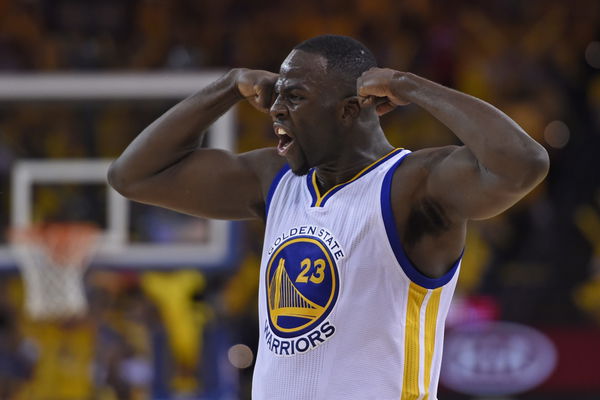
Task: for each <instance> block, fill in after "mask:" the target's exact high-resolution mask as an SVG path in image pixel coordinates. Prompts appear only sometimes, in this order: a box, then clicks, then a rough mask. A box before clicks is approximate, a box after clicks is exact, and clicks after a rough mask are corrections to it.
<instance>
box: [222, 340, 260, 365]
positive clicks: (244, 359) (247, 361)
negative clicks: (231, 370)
mask: <svg viewBox="0 0 600 400" xmlns="http://www.w3.org/2000/svg"><path fill="white" fill-rule="evenodd" d="M227 358H228V359H229V362H230V363H231V365H233V366H234V367H236V368H238V369H244V368H248V367H249V366H251V365H252V361H253V360H254V354H253V353H252V350H250V347H248V346H246V345H245V344H241V343H238V344H235V345H233V346H231V347H230V348H229V350H228V351H227Z"/></svg>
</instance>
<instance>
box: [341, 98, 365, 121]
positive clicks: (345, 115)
mask: <svg viewBox="0 0 600 400" xmlns="http://www.w3.org/2000/svg"><path fill="white" fill-rule="evenodd" d="M359 101H360V98H359V97H358V96H350V97H346V98H345V99H344V100H342V108H341V118H342V121H344V122H346V123H348V124H351V123H352V122H353V121H354V120H355V119H357V118H358V116H359V115H360V109H361V107H360V103H359Z"/></svg>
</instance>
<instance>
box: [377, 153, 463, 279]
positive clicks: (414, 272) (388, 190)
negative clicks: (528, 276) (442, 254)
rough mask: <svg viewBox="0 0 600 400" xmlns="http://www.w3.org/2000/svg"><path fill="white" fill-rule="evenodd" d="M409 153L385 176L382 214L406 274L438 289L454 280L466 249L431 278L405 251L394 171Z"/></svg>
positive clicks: (392, 245) (386, 229)
mask: <svg viewBox="0 0 600 400" xmlns="http://www.w3.org/2000/svg"><path fill="white" fill-rule="evenodd" d="M407 155H408V154H406V155H404V156H403V157H402V158H400V159H399V160H398V161H396V163H395V164H394V165H392V167H391V168H390V169H389V170H388V171H387V172H386V174H385V177H384V178H383V184H382V188H381V214H382V217H383V225H384V227H385V231H386V234H387V238H388V241H389V243H390V247H391V248H392V251H393V252H394V255H395V256H396V260H397V261H398V264H399V265H400V267H401V268H402V270H403V271H404V273H405V274H406V276H407V277H408V278H409V279H410V280H411V281H412V282H414V283H416V284H417V285H419V286H421V287H424V288H426V289H436V288H439V287H441V286H444V285H445V284H447V283H448V282H450V280H452V278H453V277H454V274H455V273H456V271H457V270H458V266H459V265H460V261H461V260H462V256H463V253H464V249H463V251H462V252H461V254H460V256H459V257H458V259H457V260H456V261H455V262H454V264H453V265H452V268H450V270H449V271H448V272H446V274H444V276H442V277H440V278H430V277H428V276H425V275H424V274H423V273H421V272H420V271H419V270H418V269H417V268H415V266H414V265H413V263H412V262H411V261H410V259H409V258H408V256H407V255H406V253H405V252H404V247H403V246H402V241H401V240H400V235H399V233H398V228H397V227H396V220H395V219H394V212H393V211H392V178H393V176H394V171H396V169H397V168H398V167H399V166H400V164H402V161H404V159H405V158H406V156H407Z"/></svg>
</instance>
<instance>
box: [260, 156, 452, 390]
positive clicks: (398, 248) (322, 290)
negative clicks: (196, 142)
mask: <svg viewBox="0 0 600 400" xmlns="http://www.w3.org/2000/svg"><path fill="white" fill-rule="evenodd" d="M409 153H410V152H409V151H408V150H402V149H396V150H394V151H392V152H391V153H389V154H388V155H386V156H384V157H382V158H381V159H379V160H377V161H376V162H374V163H373V164H371V165H369V166H367V167H366V168H364V169H363V170H362V171H361V172H359V173H358V174H357V175H356V176H355V177H354V178H352V179H351V180H350V181H348V182H346V183H344V184H340V185H337V186H335V187H333V188H332V189H330V190H329V191H327V192H326V193H324V194H322V195H321V194H320V193H319V189H318V187H317V184H316V176H315V171H314V169H313V170H311V171H310V172H309V173H308V175H306V176H296V175H294V174H293V173H292V172H291V171H290V170H289V168H288V167H287V166H286V167H284V168H283V169H282V171H280V173H279V174H278V175H277V176H276V178H275V179H274V181H273V184H272V186H271V190H270V192H269V196H268V198H267V226H266V232H265V243H264V250H263V255H262V263H261V271H260V291H259V318H260V321H259V323H260V342H259V349H258V356H257V360H256V366H255V369H254V380H253V389H252V395H253V399H255V400H266V399H268V400H277V399H282V400H284V399H293V400H300V399H306V400H320V399H323V400H334V399H343V400H349V399H360V400H367V399H376V400H388V399H389V400H392V399H393V400H407V399H411V400H421V399H436V398H437V397H436V392H437V386H438V377H439V373H440V364H441V357H442V342H443V336H444V320H445V319H446V315H447V312H448V307H449V305H450V300H451V297H452V294H453V292H454V288H455V286H456V280H457V277H458V273H457V271H458V269H459V264H460V260H459V261H457V262H456V263H455V265H454V266H453V268H452V269H451V270H450V271H449V272H448V273H447V274H446V275H445V276H443V277H442V278H439V279H431V278H427V277H426V276H424V275H422V274H421V273H419V272H418V271H417V270H416V269H415V268H414V266H413V265H412V264H411V262H410V261H409V259H408V258H407V257H406V255H405V253H404V251H403V249H402V244H401V243H400V238H399V235H398V232H397V229H396V225H395V223H394V218H393V214H392V209H391V204H390V187H391V181H392V175H393V172H394V171H395V169H396V168H397V167H398V166H399V165H400V164H401V162H402V160H403V158H404V157H405V156H406V155H407V154H409Z"/></svg>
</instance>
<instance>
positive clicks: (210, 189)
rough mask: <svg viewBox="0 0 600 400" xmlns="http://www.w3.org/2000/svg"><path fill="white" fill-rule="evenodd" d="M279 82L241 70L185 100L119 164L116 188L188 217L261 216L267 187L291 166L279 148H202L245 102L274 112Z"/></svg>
mask: <svg viewBox="0 0 600 400" xmlns="http://www.w3.org/2000/svg"><path fill="white" fill-rule="evenodd" d="M276 79H277V75H276V74H273V73H271V72H267V71H253V70H246V69H235V70H232V71H230V72H228V73H227V74H225V75H224V76H223V77H221V78H220V79H218V80H217V81H215V82H213V83H212V84H211V85H209V86H207V87H205V88H204V89H202V90H200V91H198V92H197V93H195V94H193V95H192V96H190V97H188V98H187V99H185V100H183V101H181V102H180V103H178V104H177V105H175V106H174V107H173V108H171V109H170V110H169V111H167V112H166V113H165V114H163V115H162V116H161V117H160V118H158V119H157V120H156V121H154V122H153V123H152V124H151V125H149V126H148V127H147V128H146V129H144V131H142V133H140V135H138V136H137V137H136V138H135V140H133V142H132V143H131V144H130V145H129V146H128V147H127V148H126V149H125V151H124V152H123V154H121V156H120V157H119V158H118V159H116V160H115V161H114V162H113V164H112V165H111V167H110V170H109V174H108V181H109V183H110V185H111V186H113V187H114V188H115V189H116V190H117V191H119V192H120V193H121V194H123V195H124V196H126V197H128V198H130V199H132V200H135V201H139V202H142V203H148V204H153V205H158V206H162V207H166V208H170V209H173V210H177V211H180V212H184V213H187V214H192V215H197V216H203V217H210V218H222V219H243V218H252V217H261V216H262V214H263V211H262V210H263V204H264V193H265V191H266V189H265V187H267V186H268V182H269V181H270V179H271V178H272V176H273V175H274V174H275V173H276V171H277V170H278V169H279V168H280V167H281V165H282V164H283V162H284V160H283V159H282V158H280V157H278V156H277V155H276V152H275V150H274V149H260V150H255V151H251V152H248V153H244V154H239V155H238V154H233V153H230V152H227V151H223V150H217V149H202V148H199V144H200V143H201V142H202V138H203V135H204V134H205V132H206V130H207V128H208V127H209V126H210V125H211V124H212V123H213V122H214V121H215V120H216V119H217V118H219V117H220V116H221V115H222V114H223V113H225V112H226V111H227V110H228V109H229V108H231V107H232V106H233V105H234V104H236V103H237V102H238V101H240V100H242V99H244V98H246V99H247V100H248V101H250V102H251V104H252V105H254V106H255V107H256V108H257V109H259V110H260V111H263V112H266V111H267V110H268V108H269V106H270V103H271V99H272V90H273V85H274V83H275V81H276Z"/></svg>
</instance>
